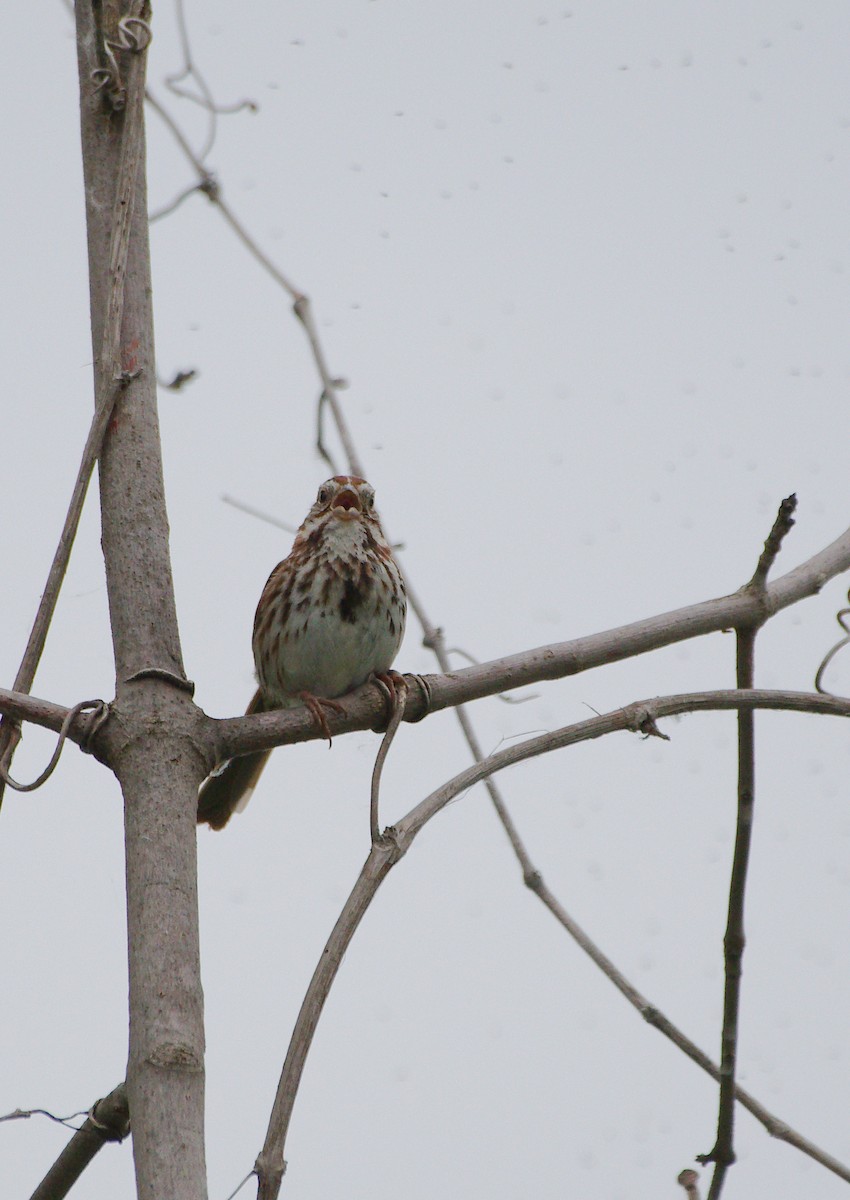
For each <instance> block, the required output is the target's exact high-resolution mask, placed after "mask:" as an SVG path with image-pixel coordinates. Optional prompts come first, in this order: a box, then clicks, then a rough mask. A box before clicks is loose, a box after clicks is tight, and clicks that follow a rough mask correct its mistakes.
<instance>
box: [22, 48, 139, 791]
mask: <svg viewBox="0 0 850 1200" xmlns="http://www.w3.org/2000/svg"><path fill="white" fill-rule="evenodd" d="M137 57H138V58H140V57H141V55H139V56H136V55H134V56H133V58H134V59H136V58H137ZM131 73H132V67H131ZM144 148H145V146H144V136H143V131H142V121H141V115H140V114H137V113H136V112H135V110H133V111H132V112H131V113H128V114H127V118H126V119H125V122H124V136H123V137H122V138H121V143H120V151H119V159H118V165H117V171H116V178H115V184H114V196H113V199H112V210H111V214H110V220H109V228H110V237H109V251H108V254H109V257H108V263H109V268H108V276H107V277H108V290H107V293H106V296H105V301H104V314H103V326H102V334H101V345H100V354H99V356H98V359H97V362H98V372H97V374H98V378H97V380H96V383H95V397H96V403H95V413H94V417H93V419H92V423H91V427H90V429H89V435H88V438H87V439H86V444H85V447H84V449H83V456H82V460H81V462H80V467H79V470H78V472H77V479H76V482H75V484H74V489H73V492H72V493H71V503H70V505H69V507H68V513H67V515H66V517H65V524H64V527H63V529H62V534H61V536H60V538H59V544H58V546H57V547H56V553H55V554H54V556H53V562H52V563H51V566H50V571H49V572H48V576H47V584H46V585H45V589H44V592H43V593H42V597H41V601H40V603H39V606H38V612H37V613H36V617H35V622H34V623H33V627H32V631H31V633H30V636H29V640H28V642H27V647H26V650H25V651H24V657H23V660H22V661H21V666H20V669H19V670H18V674H17V675H16V677H15V683H14V685H13V690H14V691H16V692H28V691H29V690H30V688H31V687H32V685H33V680H34V679H35V673H36V670H37V669H38V664H39V662H40V660H41V655H42V653H43V651H44V644H45V641H46V640H47V631H48V629H49V628H50V622H51V620H52V619H53V613H54V610H55V608H56V603H57V601H58V599H59V592H60V590H61V587H62V581H63V580H64V578H65V572H66V570H67V568H68V562H69V560H70V557H71V550H72V548H73V545H74V538H75V537H76V534H77V528H78V526H79V523H80V516H81V515H82V511H83V504H84V502H85V498H86V492H87V491H88V486H89V482H90V480H91V476H92V472H93V470H94V465H95V463H96V462H97V459H98V457H99V455H100V451H101V447H102V445H103V439H104V436H105V434H106V430H107V427H108V425H109V422H110V420H111V418H112V413H113V410H114V408H115V402H116V400H117V399H118V396H119V395H120V394H121V391H122V389H123V387H124V386H125V385H126V383H127V382H128V380H129V378H130V376H131V374H132V372H129V371H128V372H126V373H125V372H124V371H123V370H122V363H121V321H122V317H123V313H124V279H125V276H126V273H127V260H128V255H129V249H130V230H131V228H132V223H133V215H134V212H135V198H136V179H137V176H138V173H139V164H140V162H141V160H142V158H143V156H144ZM128 366H129V364H128ZM19 737H20V734H19V733H18V732H17V731H16V730H15V728H14V726H8V725H6V724H5V723H4V725H3V726H0V761H5V765H6V767H7V768H8V767H9V766H10V765H11V761H12V755H13V754H14V749H15V745H16V743H17V741H18V740H19ZM3 787H4V785H3V781H2V779H0V802H2V799H3Z"/></svg>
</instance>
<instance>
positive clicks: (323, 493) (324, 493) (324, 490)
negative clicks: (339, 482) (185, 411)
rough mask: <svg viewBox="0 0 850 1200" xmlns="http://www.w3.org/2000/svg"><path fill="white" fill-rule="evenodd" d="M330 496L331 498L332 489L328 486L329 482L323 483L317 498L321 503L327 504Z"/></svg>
mask: <svg viewBox="0 0 850 1200" xmlns="http://www.w3.org/2000/svg"><path fill="white" fill-rule="evenodd" d="M330 498H331V489H330V488H329V487H328V486H327V484H323V485H322V486H321V487H320V488H319V495H318V497H317V499H318V501H319V503H320V504H327V502H328V500H330Z"/></svg>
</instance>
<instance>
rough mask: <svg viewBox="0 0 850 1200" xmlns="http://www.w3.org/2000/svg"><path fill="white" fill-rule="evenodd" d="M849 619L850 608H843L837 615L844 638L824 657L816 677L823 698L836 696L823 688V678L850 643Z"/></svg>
mask: <svg viewBox="0 0 850 1200" xmlns="http://www.w3.org/2000/svg"><path fill="white" fill-rule="evenodd" d="M847 601H848V603H850V591H848V593H847ZM848 617H850V608H841V609H839V610H838V612H837V613H836V614H835V619H836V621H837V622H838V624H839V625H840V626H841V628H842V629H843V630H844V637H843V638H841V640H840V641H838V642H836V643H835V645H834V646H833V647H832V649H831V650H829V651H828V652H827V653H826V655H825V656H824V658H823V660H822V662H821V665H820V666H819V667H818V673H817V675H815V691H818V692H820V693H821V695H823V696H834V695H835V693H834V692H830V691H829V690H828V689H827V688H825V687H824V686H823V677H824V673H825V672H826V668H827V667H828V666H829V664H830V663H831V662H832V660H833V659H834V658H835V656H836V654H837V653H838V651H839V650H843V649H844V647H845V646H846V645H847V643H848V642H850V627H848V625H847V618H848Z"/></svg>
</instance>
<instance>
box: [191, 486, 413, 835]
mask: <svg viewBox="0 0 850 1200" xmlns="http://www.w3.org/2000/svg"><path fill="white" fill-rule="evenodd" d="M406 611H407V601H406V597H405V590H404V580H403V579H402V576H401V571H400V570H399V567H398V564H397V563H396V561H395V559H394V558H393V554H392V549H391V548H390V545H389V543H388V542H387V539H386V537H385V536H384V531H383V530H382V529H381V522H380V521H379V519H378V514H377V512H376V511H375V491H374V488H372V487H371V486H370V485H369V484H368V483H367V482H366V480H365V479H360V478H359V477H358V476H356V475H335V476H334V478H333V479H329V480H328V481H327V482H326V483H323V484H322V486H321V487H320V488H319V494H318V495H317V497H316V502H315V504H314V505H313V507H312V508H311V509H310V511H309V513H308V514H307V517H306V519H305V520H304V523H303V524H302V526H301V527H300V529H299V530H298V533H297V534H296V537H295V542H294V544H293V547H292V550H291V551H290V553H289V555H288V556H287V557H286V558H285V559H284V560H283V562H281V563H278V565H277V566H276V567H275V569H274V570H273V571H272V573H271V575H270V576H269V578H268V582H267V583H266V586H265V587H264V588H263V594H262V595H261V596H260V602H259V604H258V605H257V613H256V616H255V617H254V638H253V647H254V663H255V666H256V669H257V682H258V683H259V687H258V688H257V691H256V693H255V695H254V698H253V699H252V700H251V703H250V704H249V705H248V710H247V711H248V713H259V712H268V711H269V710H270V709H276V708H292V707H294V706H295V705H297V704H299V703H303V704H306V705H307V707H308V708H309V709H310V711H311V713H312V714H313V718H314V720H315V722H316V724H317V726H318V727H319V729H321V731H322V733H323V734H324V735H325V737H327V738H328V740H330V730H329V729H328V723H327V718H326V717H325V712H324V710H325V709H331V710H336V711H342V706H341V705H340V704H337V703H336V701H335V697H337V696H344V695H345V693H346V692H350V691H352V689H353V688H356V687H359V686H360V684H361V683H365V682H366V680H367V679H369V678H375V677H377V678H381V677H382V676H386V674H387V672H388V671H389V669H390V667H391V666H392V663H393V660H394V659H395V656H396V654H397V652H398V648H399V646H400V645H401V639H402V636H403V634H404V621H405V615H406ZM270 753H271V751H270V750H261V751H256V752H254V753H251V754H245V755H241V756H240V757H238V758H231V759H229V760H228V761H227V762H226V763H224V764H223V765H222V766H220V767H218V768H216V770H215V771H214V772H213V774H212V775H210V776H209V777H208V778H207V779H206V780H205V782H204V783H203V785H202V786H201V789H200V792H199V794H198V821H199V822H203V821H206V822H207V823H208V824H209V825H210V826H211V827H212V828H213V829H222V828H223V827H224V826H225V825H226V824H227V822H228V820H229V819H230V817H231V815H232V814H233V813H234V812H241V811H242V809H243V808H244V807H245V805H246V804H247V803H248V800H249V799H250V796H251V793H252V792H253V790H254V788H255V786H256V783H257V780H258V779H259V777H260V773H261V771H262V769H263V767H264V766H265V764H266V760H267V759H268V756H269V754H270Z"/></svg>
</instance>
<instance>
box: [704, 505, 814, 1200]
mask: <svg viewBox="0 0 850 1200" xmlns="http://www.w3.org/2000/svg"><path fill="white" fill-rule="evenodd" d="M796 507H797V497H796V496H795V495H793V494H792V495H790V496H788V497H786V499H785V500H783V501H782V503H781V504H780V506H779V512H778V513H777V515H776V520H775V521H774V522H773V527H772V528H771V531H770V533H769V534H768V537H767V540H766V541H765V543H764V550H763V551H762V553H761V555H760V556H759V560H758V563H757V565H756V569H755V572H754V573H753V577H752V579H751V580H750V582H749V584H747V589H746V590H747V591H749V592H750V593H752V594H753V595H755V596H756V597H758V598H762V597H764V595H765V594H766V584H767V576H768V572H769V571H770V568H771V567H772V566H773V564H774V562H775V561H776V556H777V555H778V554H779V551H780V549H781V547H782V542H783V540H784V538H785V536H786V534H787V533H788V532H789V531H790V529H791V527H792V526H793V524H794V515H793V514H794V510H795V509H796ZM763 619H764V618H762V620H753V621H750V622H748V623H747V624H746V625H740V626H738V628H737V629H736V630H735V649H736V661H735V681H736V683H737V686H738V687H739V688H740V689H742V690H750V689H752V688H753V686H754V680H755V649H756V636H757V634H758V631H759V628H760V626H761V624H762V622H763ZM755 796H756V760H755V726H754V714H753V710H752V709H751V708H749V709H744V708H742V709H739V710H738V807H737V819H736V826H735V849H734V853H733V856H732V873H731V878H730V881H729V908H728V914H727V923H726V934H725V936H724V939H723V965H724V988H723V1029H722V1031H721V1037H720V1047H721V1050H720V1097H719V1102H718V1113H717V1136H716V1138H715V1142H714V1146H713V1147H712V1148H711V1150H710V1151H709V1152H708V1153H707V1154H700V1155H698V1156H697V1161H698V1162H701V1163H703V1164H704V1165H705V1164H708V1163H714V1172H713V1174H712V1178H711V1185H710V1187H709V1190H708V1200H720V1196H721V1193H722V1191H723V1184H724V1181H725V1179H726V1174H727V1172H728V1170H729V1167H730V1166H731V1165H732V1163H734V1161H735V1147H734V1132H735V1075H736V1066H737V1057H738V1017H739V1013H740V1008H741V971H742V964H743V958H744V945H745V942H746V935H745V929H744V900H745V896H746V890H747V873H748V870H749V863H750V847H751V845H752V835H753V815H754V809H755Z"/></svg>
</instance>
